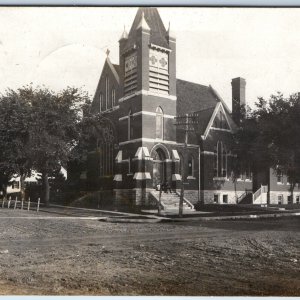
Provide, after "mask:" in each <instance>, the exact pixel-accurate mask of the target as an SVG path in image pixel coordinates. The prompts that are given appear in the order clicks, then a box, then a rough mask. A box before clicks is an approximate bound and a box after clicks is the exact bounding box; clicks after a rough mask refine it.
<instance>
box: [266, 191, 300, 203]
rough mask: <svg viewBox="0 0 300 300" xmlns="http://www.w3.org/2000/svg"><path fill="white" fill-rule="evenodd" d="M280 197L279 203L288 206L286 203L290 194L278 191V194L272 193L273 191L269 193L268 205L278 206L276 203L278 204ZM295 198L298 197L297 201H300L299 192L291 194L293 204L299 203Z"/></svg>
mask: <svg viewBox="0 0 300 300" xmlns="http://www.w3.org/2000/svg"><path fill="white" fill-rule="evenodd" d="M280 195H282V201H281V204H283V205H286V204H289V203H288V196H290V195H291V192H287V191H282V192H281V191H278V192H274V191H271V192H270V204H280V203H278V202H279V197H278V196H280ZM297 197H299V201H300V193H299V192H294V193H293V203H294V204H296V203H299V201H298V202H297Z"/></svg>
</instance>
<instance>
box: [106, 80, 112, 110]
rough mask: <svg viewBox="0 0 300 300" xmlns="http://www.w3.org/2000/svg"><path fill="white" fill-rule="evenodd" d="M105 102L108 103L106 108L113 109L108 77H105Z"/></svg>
mask: <svg viewBox="0 0 300 300" xmlns="http://www.w3.org/2000/svg"><path fill="white" fill-rule="evenodd" d="M105 101H106V108H107V109H108V108H111V102H110V99H109V80H108V77H107V76H106V77H105Z"/></svg>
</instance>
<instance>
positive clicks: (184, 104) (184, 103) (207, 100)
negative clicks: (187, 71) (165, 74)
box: [176, 79, 219, 115]
mask: <svg viewBox="0 0 300 300" xmlns="http://www.w3.org/2000/svg"><path fill="white" fill-rule="evenodd" d="M176 91H177V114H179V115H182V114H188V113H192V112H196V111H203V110H206V109H208V108H214V107H215V106H216V104H217V103H218V102H219V101H218V99H217V98H216V97H215V95H214V94H213V93H212V91H211V89H210V87H208V86H205V85H202V84H197V83H193V82H189V81H185V80H181V79H177V80H176Z"/></svg>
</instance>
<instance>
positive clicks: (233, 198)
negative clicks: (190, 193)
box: [201, 190, 245, 204]
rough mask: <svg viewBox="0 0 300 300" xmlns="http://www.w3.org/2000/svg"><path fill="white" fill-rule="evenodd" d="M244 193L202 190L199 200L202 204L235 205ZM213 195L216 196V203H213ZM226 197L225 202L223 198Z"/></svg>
mask: <svg viewBox="0 0 300 300" xmlns="http://www.w3.org/2000/svg"><path fill="white" fill-rule="evenodd" d="M244 192H245V191H236V192H235V191H226V190H204V191H203V193H202V195H201V197H202V198H201V199H202V200H204V204H236V202H237V198H238V197H239V196H241V195H242V194H243V193H244ZM214 195H218V201H217V202H215V200H214ZM226 195H227V201H226V198H225V196H226Z"/></svg>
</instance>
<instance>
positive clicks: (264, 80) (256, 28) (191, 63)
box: [0, 7, 300, 107]
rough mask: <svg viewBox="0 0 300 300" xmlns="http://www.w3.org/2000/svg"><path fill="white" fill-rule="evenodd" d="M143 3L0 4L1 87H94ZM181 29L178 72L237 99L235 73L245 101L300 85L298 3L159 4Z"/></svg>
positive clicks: (178, 32) (91, 90)
mask: <svg viewBox="0 0 300 300" xmlns="http://www.w3.org/2000/svg"><path fill="white" fill-rule="evenodd" d="M136 11H137V8H95V7H90V8H82V7H77V8H76V7H75V8H74V7H56V8H51V7H45V8H41V7H23V8H17V7H0V92H3V91H4V90H5V89H6V88H7V87H9V88H13V89H15V88H18V87H20V86H22V85H25V84H28V83H31V82H32V83H33V84H34V85H46V86H48V87H50V88H52V89H54V90H59V89H63V88H65V87H67V86H78V87H83V88H84V89H85V90H87V91H88V92H89V93H90V94H91V96H93V95H94V92H95V89H96V85H97V81H98V79H99V76H100V74H101V70H102V66H103V63H104V60H105V57H106V54H105V51H106V49H107V47H109V49H110V51H111V53H110V58H111V60H112V61H113V62H115V63H118V40H119V38H120V36H121V33H122V31H123V26H124V25H125V26H126V29H127V31H129V29H130V27H131V24H132V22H133V19H134V16H135V13H136ZM159 12H160V15H161V18H162V20H163V22H164V24H165V26H166V27H167V26H168V22H169V21H170V22H171V28H172V31H173V32H174V33H175V35H176V37H177V78H180V79H185V80H189V81H193V82H197V83H201V84H205V85H208V84H211V85H212V86H213V87H214V88H215V89H216V90H217V91H218V92H219V94H220V95H221V96H222V97H223V98H224V100H225V102H226V103H227V104H228V105H229V107H231V79H232V78H234V77H238V76H240V77H244V78H245V79H246V81H247V86H246V96H247V103H248V104H249V105H251V106H252V105H253V103H254V102H255V101H256V99H257V97H258V96H264V97H266V98H267V97H269V96H270V94H272V93H275V92H276V91H281V92H283V93H284V94H285V95H289V94H291V93H293V92H298V91H300V87H299V81H300V34H299V33H300V9H296V8H159Z"/></svg>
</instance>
